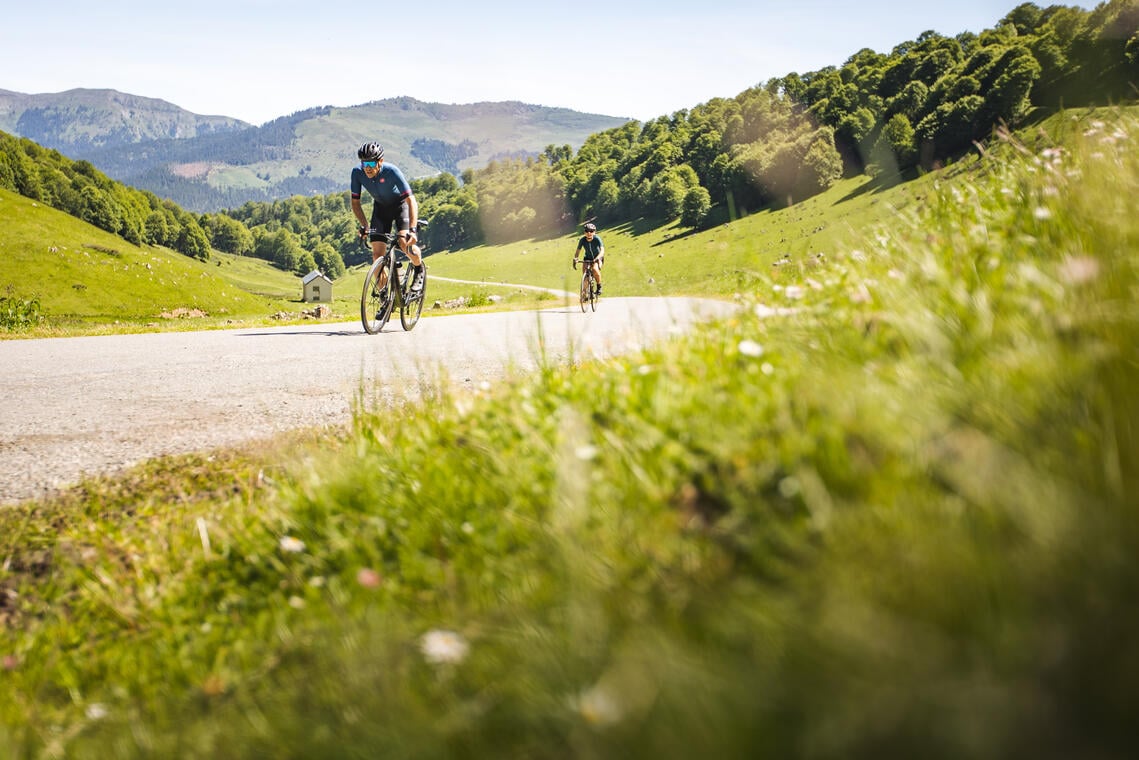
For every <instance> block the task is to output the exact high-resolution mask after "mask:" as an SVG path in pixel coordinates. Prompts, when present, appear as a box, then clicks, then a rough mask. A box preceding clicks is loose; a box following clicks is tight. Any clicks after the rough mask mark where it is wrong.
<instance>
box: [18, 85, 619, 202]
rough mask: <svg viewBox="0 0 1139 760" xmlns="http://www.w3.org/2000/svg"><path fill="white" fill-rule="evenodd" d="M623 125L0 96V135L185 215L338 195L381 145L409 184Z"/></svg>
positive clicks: (412, 103) (610, 120) (435, 107)
mask: <svg viewBox="0 0 1139 760" xmlns="http://www.w3.org/2000/svg"><path fill="white" fill-rule="evenodd" d="M627 121H629V119H626V118H620V117H614V116H603V115H599V114H585V113H580V112H577V111H571V110H569V109H565V108H547V107H545V106H536V105H528V104H525V103H518V102H497V103H471V104H465V105H445V104H440V103H425V102H422V101H419V100H416V99H414V98H410V97H400V98H389V99H386V100H379V101H374V102H371V103H365V104H362V105H358V106H351V107H347V108H338V107H332V106H322V107H318V108H312V109H308V110H305V111H299V112H297V113H294V114H291V115H289V116H283V117H281V118H279V119H275V120H273V121H271V122H268V123H266V124H263V125H261V126H253V125H251V124H248V123H247V122H243V121H241V120H239V119H233V118H229V117H226V116H201V115H198V114H194V113H191V112H189V111H186V110H185V109H182V108H179V107H178V106H176V105H174V104H172V103H168V102H167V101H165V100H158V99H155V98H144V97H140V96H137V95H129V94H125V93H121V92H117V91H115V90H88V89H78V90H68V91H66V92H60V93H51V94H38V95H28V94H24V93H18V92H10V91H8V90H0V130H3V131H6V132H9V133H10V134H14V135H19V136H20V137H26V138H28V139H30V140H33V141H35V142H36V143H39V144H40V145H43V146H45V147H49V148H54V149H56V150H58V151H59V152H61V153H63V154H64V155H66V156H68V157H70V158H74V159H84V160H87V161H90V162H91V163H92V164H93V165H94V166H95V167H96V168H98V169H99V170H100V171H102V172H103V173H105V174H106V175H107V176H109V177H111V178H113V179H116V180H119V181H120V182H124V183H126V184H129V185H132V186H133V187H137V188H140V189H144V190H150V191H151V192H153V193H155V194H156V195H158V196H160V197H162V198H168V199H170V200H172V201H174V202H175V203H177V204H178V205H179V206H181V207H182V208H185V209H187V210H192V211H199V212H201V211H216V210H219V209H223V208H236V207H237V206H240V205H241V204H243V203H245V202H246V201H251V200H252V201H265V200H274V199H278V198H285V197H288V196H291V195H313V194H316V195H323V194H326V193H331V192H336V191H338V190H345V189H347V187H348V175H349V171H350V170H351V168H352V166H353V165H355V163H356V148H357V147H359V145H360V144H361V143H363V142H366V141H368V140H376V141H378V142H380V143H382V144H383V145H384V148H385V151H386V153H387V157H388V160H390V161H391V162H392V163H394V164H396V165H398V166H399V167H400V168H401V169H403V170H404V172H405V173H406V174H407V175H408V176H410V177H412V178H414V177H423V176H429V175H432V174H436V173H438V172H443V171H446V172H451V173H452V174H456V175H457V174H459V173H461V172H462V171H463V170H465V169H480V168H482V167H485V166H486V165H487V164H489V163H490V162H491V161H493V160H497V159H503V158H507V157H525V156H534V155H537V154H539V153H541V152H542V150H543V149H545V148H546V146H548V145H555V146H559V147H560V146H562V145H570V146H572V147H573V148H574V149H577V148H578V147H580V146H581V144H582V143H583V142H584V141H585V138H587V137H588V136H589V135H591V134H594V133H596V132H601V131H604V130H606V129H610V128H612V127H616V126H620V125H621V124H624V123H626V122H627Z"/></svg>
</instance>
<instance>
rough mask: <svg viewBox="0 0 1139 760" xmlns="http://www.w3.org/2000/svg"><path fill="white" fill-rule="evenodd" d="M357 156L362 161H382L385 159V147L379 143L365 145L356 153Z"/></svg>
mask: <svg viewBox="0 0 1139 760" xmlns="http://www.w3.org/2000/svg"><path fill="white" fill-rule="evenodd" d="M356 155H357V156H359V157H360V160H361V161H380V160H382V159H383V157H384V146H382V145H380V144H379V143H378V142H368V143H364V144H363V145H361V146H360V150H358V151H356Z"/></svg>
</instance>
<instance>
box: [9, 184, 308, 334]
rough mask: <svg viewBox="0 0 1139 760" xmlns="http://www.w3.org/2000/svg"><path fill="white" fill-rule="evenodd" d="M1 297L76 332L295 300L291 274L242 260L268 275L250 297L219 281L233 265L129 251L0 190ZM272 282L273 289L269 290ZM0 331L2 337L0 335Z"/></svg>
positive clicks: (258, 313) (241, 314) (264, 310)
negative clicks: (35, 306)
mask: <svg viewBox="0 0 1139 760" xmlns="http://www.w3.org/2000/svg"><path fill="white" fill-rule="evenodd" d="M0 230H3V232H2V234H0V259H3V261H4V274H3V276H2V277H0V296H5V297H10V298H16V299H20V300H23V299H36V300H38V302H39V304H40V308H41V311H42V313H43V314H44V315H45V316H48V317H50V318H51V321H52V323H53V325H55V326H58V327H59V328H60V329H62V330H64V331H67V330H68V329H69V326H72V327H74V328H75V329H76V330H79V331H80V332H83V331H88V330H91V329H93V328H94V326H95V325H99V324H105V323H112V324H113V323H114V322H115V321H116V320H121V321H122V322H124V323H136V324H137V323H151V321H153V323H154V326H155V327H157V326H158V325H159V324H162V323H163V322H164V317H163V315H164V314H165V315H166V321H168V320H169V319H170V318H171V317H176V316H178V315H181V314H186V313H188V312H193V311H194V310H197V311H198V312H204V313H205V314H206V315H209V317H211V318H212V319H213V320H215V321H218V320H220V321H224V320H225V319H229V318H232V319H238V318H251V317H263V316H267V315H269V314H271V313H272V312H273V311H275V310H277V309H279V308H281V302H282V300H287V299H289V298H292V299H299V297H300V287H299V284H297V285H295V286H294V285H293V284H294V283H299V280H297V279H296V278H295V277H293V276H292V275H289V274H287V273H285V272H281V271H279V270H275V269H273V268H272V267H271V266H270V265H269V264H268V263H266V262H261V261H258V262H249V263H252V264H254V265H255V266H257V267H258V268H261V269H264V270H265V272H266V273H267V276H268V277H269V278H270V279H269V281H268V283H269V284H270V286H269V287H266V288H265V293H264V295H254V294H251V293H250V292H248V291H246V290H244V289H242V288H240V287H238V286H236V285H235V284H233V283H232V282H231V281H230V280H229V279H227V278H226V277H225V276H223V274H222V272H224V271H226V270H227V269H228V268H229V267H231V266H232V265H231V264H229V263H228V261H227V260H226V259H224V258H220V259H215V260H213V261H211V262H209V263H206V262H201V261H197V260H195V259H191V258H189V257H187V256H183V255H182V254H179V253H175V252H174V251H171V250H169V249H167V248H162V247H155V246H141V247H140V246H135V245H132V244H130V243H128V242H126V241H125V240H123V239H122V238H120V237H118V236H117V235H112V234H110V233H108V232H105V231H103V230H100V229H98V228H96V227H93V226H91V225H89V224H87V223H85V222H83V221H80V220H78V219H76V218H74V217H72V216H69V215H67V214H64V213H62V212H60V211H56V210H55V209H52V208H50V207H48V206H45V205H43V204H41V203H36V202H35V201H32V200H29V199H28V198H25V197H23V196H21V195H17V194H16V193H12V192H10V191H8V190H3V189H0ZM277 284H279V289H274V288H273V287H271V286H272V285H277ZM0 334H3V333H2V332H0Z"/></svg>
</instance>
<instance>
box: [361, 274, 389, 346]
mask: <svg viewBox="0 0 1139 760" xmlns="http://www.w3.org/2000/svg"><path fill="white" fill-rule="evenodd" d="M387 263H388V260H387V258H386V257H385V258H382V259H379V260H378V261H376V263H374V264H372V268H371V269H369V270H368V275H367V276H366V277H365V278H364V290H363V292H362V293H361V294H360V321H361V322H362V323H363V324H364V332H366V333H368V334H369V335H375V334H376V333H378V332H379V331H380V330H382V329H384V325H386V324H387V322H388V319H389V318H390V317H391V313H392V298H391V296H392V289H391V284H392V278H391V277H388V278H387V282H386V283H385V284H384V286H383V287H382V288H381V287H380V282H381V280H383V272H385V271H386V269H387Z"/></svg>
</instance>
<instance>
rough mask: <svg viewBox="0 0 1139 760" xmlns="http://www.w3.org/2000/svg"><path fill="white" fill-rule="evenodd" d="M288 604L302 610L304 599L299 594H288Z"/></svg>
mask: <svg viewBox="0 0 1139 760" xmlns="http://www.w3.org/2000/svg"><path fill="white" fill-rule="evenodd" d="M289 606H290V607H292V608H293V609H294V610H303V609H304V607H305V600H304V599H302V598H300V597H299V596H295V595H294V596H290V597H289Z"/></svg>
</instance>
